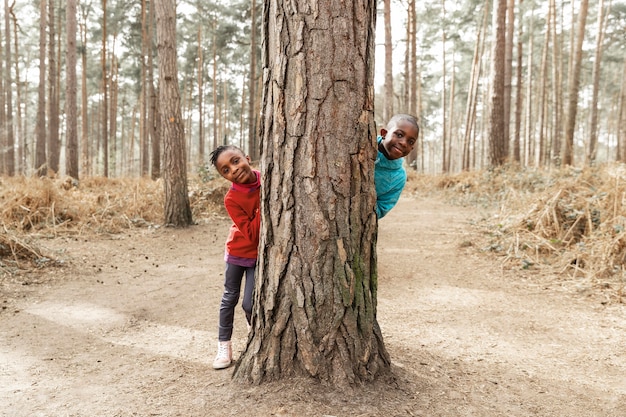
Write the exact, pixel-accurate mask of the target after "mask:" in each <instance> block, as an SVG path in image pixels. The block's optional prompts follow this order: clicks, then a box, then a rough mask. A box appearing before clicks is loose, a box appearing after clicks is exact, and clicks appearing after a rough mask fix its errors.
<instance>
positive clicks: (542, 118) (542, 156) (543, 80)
mask: <svg viewBox="0 0 626 417" xmlns="http://www.w3.org/2000/svg"><path fill="white" fill-rule="evenodd" d="M547 21H548V24H547V26H546V32H545V37H544V42H543V49H542V52H541V67H540V69H539V94H538V96H539V106H538V108H537V110H538V111H539V123H537V125H538V128H539V142H538V143H537V147H536V149H537V154H536V157H537V159H536V161H535V165H536V166H538V167H540V166H544V165H546V164H547V162H548V157H547V155H549V152H548V149H547V145H546V136H547V135H546V123H547V122H546V118H547V114H548V103H547V101H548V49H549V48H550V32H551V30H550V22H551V21H552V20H551V19H550V12H548V20H547Z"/></svg>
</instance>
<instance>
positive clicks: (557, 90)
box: [550, 0, 563, 164]
mask: <svg viewBox="0 0 626 417" xmlns="http://www.w3.org/2000/svg"><path fill="white" fill-rule="evenodd" d="M550 8H551V9H552V23H551V24H550V27H551V29H552V30H551V33H552V35H551V37H552V83H553V86H552V106H553V108H552V112H551V113H552V125H553V126H554V134H553V135H552V149H551V151H552V155H551V161H550V164H556V163H557V162H558V161H559V159H560V156H561V152H560V146H561V138H562V132H563V126H562V123H561V114H562V113H563V106H562V103H563V100H562V97H563V88H562V78H563V76H562V74H563V71H562V70H561V67H562V65H563V64H562V62H563V58H562V53H561V49H562V48H561V42H560V41H559V36H558V35H557V30H556V27H557V21H558V19H557V14H558V13H557V9H556V2H555V1H554V0H550Z"/></svg>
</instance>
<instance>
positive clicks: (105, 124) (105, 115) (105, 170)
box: [100, 0, 109, 177]
mask: <svg viewBox="0 0 626 417" xmlns="http://www.w3.org/2000/svg"><path fill="white" fill-rule="evenodd" d="M101 64H102V67H101V70H102V108H101V109H100V111H101V112H102V114H101V116H102V125H101V126H100V128H101V129H102V130H101V132H102V143H101V145H102V175H103V176H105V177H108V176H109V112H108V110H109V102H108V95H109V94H108V76H107V0H102V57H101Z"/></svg>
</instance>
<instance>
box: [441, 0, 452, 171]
mask: <svg viewBox="0 0 626 417" xmlns="http://www.w3.org/2000/svg"><path fill="white" fill-rule="evenodd" d="M441 12H442V21H443V22H445V20H446V0H441ZM441 45H442V46H441V53H442V59H441V61H442V62H441V114H442V120H441V126H442V130H443V131H442V132H441V147H442V149H441V172H442V173H444V174H445V173H447V172H449V168H450V166H449V165H450V162H449V161H448V119H447V116H446V107H447V106H446V92H447V89H446V77H447V74H446V25H445V23H444V25H443V29H442V31H441Z"/></svg>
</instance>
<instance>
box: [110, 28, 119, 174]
mask: <svg viewBox="0 0 626 417" xmlns="http://www.w3.org/2000/svg"><path fill="white" fill-rule="evenodd" d="M116 36H117V34H114V35H113V41H112V45H113V46H112V47H111V53H110V54H109V63H110V67H111V71H110V73H109V159H110V163H109V174H110V175H111V174H112V175H113V176H116V173H117V162H116V161H117V157H118V155H117V153H118V152H117V109H118V102H117V98H118V95H119V94H118V92H119V84H118V75H119V71H118V65H117V57H116V55H115V43H116V42H115V38H116Z"/></svg>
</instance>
